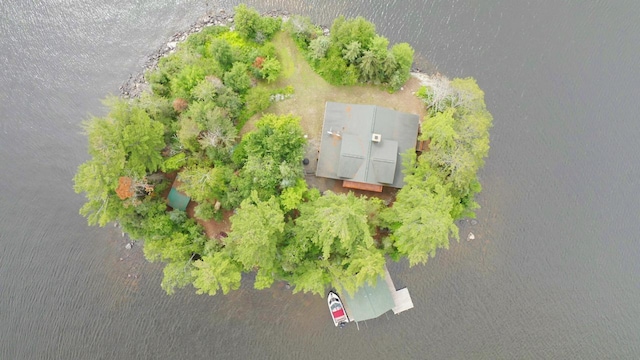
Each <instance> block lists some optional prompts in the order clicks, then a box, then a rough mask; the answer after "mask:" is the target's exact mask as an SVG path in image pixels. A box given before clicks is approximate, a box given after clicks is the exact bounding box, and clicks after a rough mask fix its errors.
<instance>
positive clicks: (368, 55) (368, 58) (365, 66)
mask: <svg viewBox="0 0 640 360" xmlns="http://www.w3.org/2000/svg"><path fill="white" fill-rule="evenodd" d="M358 66H359V68H360V74H362V79H363V80H364V81H372V80H375V79H376V70H377V68H378V60H377V58H376V55H375V53H374V52H373V51H371V50H365V51H364V52H363V53H362V57H361V58H360V64H359V65H358Z"/></svg>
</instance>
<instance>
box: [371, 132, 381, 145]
mask: <svg viewBox="0 0 640 360" xmlns="http://www.w3.org/2000/svg"><path fill="white" fill-rule="evenodd" d="M381 140H382V135H380V134H373V135H372V136H371V141H373V142H374V143H379V142H380V141H381Z"/></svg>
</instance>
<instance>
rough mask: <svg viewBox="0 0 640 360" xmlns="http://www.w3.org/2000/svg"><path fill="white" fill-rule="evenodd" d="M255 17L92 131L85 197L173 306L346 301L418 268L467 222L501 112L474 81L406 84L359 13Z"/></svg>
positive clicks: (83, 177) (113, 110) (82, 180)
mask: <svg viewBox="0 0 640 360" xmlns="http://www.w3.org/2000/svg"><path fill="white" fill-rule="evenodd" d="M276 15H277V16H273V15H260V14H259V13H258V12H257V11H256V10H254V9H251V8H249V7H247V6H245V5H240V6H238V7H236V8H235V9H234V12H233V14H232V15H229V17H228V18H226V21H212V22H210V23H207V24H206V25H204V26H201V27H199V28H198V29H197V30H198V31H197V32H194V33H193V34H190V35H189V36H188V37H187V36H185V37H184V40H183V41H176V42H172V43H170V44H167V46H166V49H167V53H166V54H165V55H163V56H161V57H159V60H158V62H157V65H154V66H153V67H152V68H150V69H149V70H148V71H147V72H146V73H145V74H144V81H143V82H142V83H139V84H136V86H135V88H136V89H137V90H140V91H138V92H137V93H135V94H133V93H130V92H128V91H127V92H126V95H127V98H123V97H108V98H107V99H106V100H105V104H107V106H108V108H109V112H108V114H107V115H106V116H103V117H93V118H91V119H89V120H87V121H86V122H84V125H83V126H84V130H85V132H86V134H87V138H88V151H89V154H90V156H91V158H90V159H89V160H88V161H86V162H85V163H83V164H82V165H80V166H79V168H78V171H77V173H76V175H75V178H74V182H75V191H76V192H78V193H84V194H85V196H86V199H87V202H86V203H85V205H84V206H83V207H82V208H81V210H80V213H81V214H82V215H83V216H86V217H87V219H88V222H89V224H90V225H96V224H97V225H99V226H105V225H106V224H108V223H111V222H117V223H118V224H119V225H120V226H121V227H122V229H123V231H124V232H126V233H127V234H128V235H129V236H130V237H131V238H132V239H136V240H140V241H141V242H143V244H144V245H143V251H144V255H145V257H146V258H147V259H148V260H149V261H161V262H163V263H164V264H165V267H164V277H163V280H162V284H161V286H162V288H163V289H164V290H165V291H166V292H167V293H169V294H172V293H174V292H175V291H176V289H179V288H183V287H185V286H188V285H191V286H193V287H194V288H195V290H196V292H197V293H198V294H209V295H214V294H217V293H218V292H222V293H223V294H226V293H228V292H229V291H232V290H235V289H238V288H239V287H240V283H241V279H242V276H243V274H251V275H252V276H251V278H252V279H254V281H253V285H254V287H255V288H256V289H264V288H268V287H271V286H272V285H273V284H274V283H275V282H285V283H287V284H288V285H289V286H290V288H291V289H292V291H293V292H294V293H296V292H300V291H302V292H311V293H314V294H321V295H325V294H326V291H327V289H329V288H334V289H340V290H341V291H345V292H347V293H348V294H354V293H355V292H357V291H358V289H361V288H363V287H364V286H376V281H377V279H379V278H380V277H384V276H385V271H386V270H385V269H386V267H385V264H386V262H387V259H392V260H395V261H398V260H400V259H403V258H406V259H408V261H409V263H410V265H411V266H413V265H416V264H424V263H426V262H427V260H428V259H429V258H430V257H433V256H434V255H435V253H436V251H437V250H438V249H446V248H448V246H449V241H450V239H451V238H453V239H456V240H457V239H459V235H458V228H457V226H456V223H455V221H457V220H459V219H463V218H469V217H473V216H474V210H475V209H477V208H478V206H479V205H478V204H477V203H476V201H475V195H476V194H477V193H478V192H480V190H481V186H480V183H479V181H478V179H477V173H478V170H479V169H480V168H482V166H483V165H484V159H485V158H486V156H487V155H488V151H489V129H490V128H491V126H492V117H491V114H490V113H489V112H488V111H487V108H486V105H485V102H484V93H483V92H482V90H481V89H480V88H479V87H478V85H477V83H476V81H475V80H474V79H473V78H464V79H453V80H449V79H447V78H446V77H445V76H443V75H440V74H435V75H431V76H427V75H426V74H421V73H414V72H412V64H413V55H414V50H413V49H412V48H411V46H410V45H409V44H406V43H399V44H394V45H392V46H390V44H389V40H388V39H386V38H385V37H383V36H381V35H379V34H377V33H376V30H375V26H374V25H373V24H372V23H371V22H369V21H367V20H365V19H364V18H362V17H356V18H353V19H347V18H344V17H339V18H337V19H335V21H334V22H333V24H332V25H331V27H330V28H325V29H323V28H322V27H319V26H317V25H315V24H313V23H312V22H311V21H310V19H308V18H306V17H302V16H297V15H291V16H280V15H281V14H276Z"/></svg>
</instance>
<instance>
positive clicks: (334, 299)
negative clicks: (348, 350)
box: [327, 291, 349, 328]
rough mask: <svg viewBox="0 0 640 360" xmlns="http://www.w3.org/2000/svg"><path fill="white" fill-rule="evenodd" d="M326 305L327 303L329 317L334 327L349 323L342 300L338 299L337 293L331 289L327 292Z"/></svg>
mask: <svg viewBox="0 0 640 360" xmlns="http://www.w3.org/2000/svg"><path fill="white" fill-rule="evenodd" d="M327 305H329V312H330V313H331V319H332V320H333V324H334V325H335V326H336V327H340V328H342V327H344V326H345V325H347V323H349V317H348V316H347V311H346V310H345V308H344V305H343V303H342V300H340V297H339V296H338V294H336V293H335V292H333V291H329V294H328V295H327Z"/></svg>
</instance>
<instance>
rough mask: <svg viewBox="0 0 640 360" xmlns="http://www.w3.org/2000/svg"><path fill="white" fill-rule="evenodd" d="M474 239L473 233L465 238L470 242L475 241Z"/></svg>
mask: <svg viewBox="0 0 640 360" xmlns="http://www.w3.org/2000/svg"><path fill="white" fill-rule="evenodd" d="M475 238H476V236H475V235H473V233H472V232H470V233H469V235H468V236H467V241H471V240H473V239H475Z"/></svg>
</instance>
